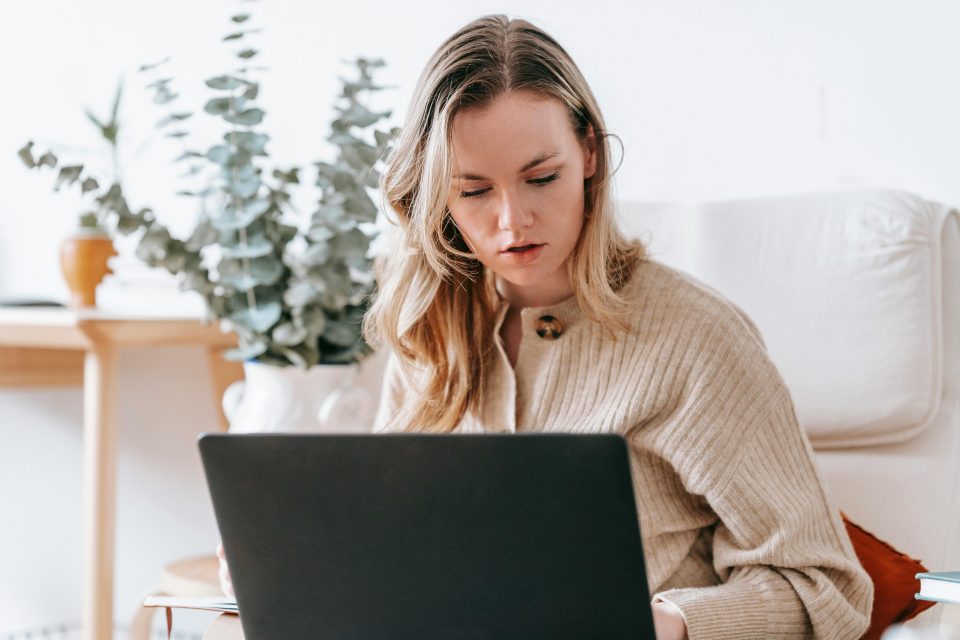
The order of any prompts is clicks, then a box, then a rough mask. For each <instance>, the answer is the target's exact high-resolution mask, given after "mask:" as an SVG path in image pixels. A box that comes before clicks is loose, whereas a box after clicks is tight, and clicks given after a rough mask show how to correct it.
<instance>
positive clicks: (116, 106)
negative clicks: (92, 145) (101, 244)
mask: <svg viewBox="0 0 960 640" xmlns="http://www.w3.org/2000/svg"><path fill="white" fill-rule="evenodd" d="M122 95H123V82H122V81H121V82H120V83H118V84H117V92H116V95H115V96H114V98H113V106H112V107H111V110H110V118H109V119H108V120H106V121H104V122H101V121H100V120H99V119H98V118H97V116H95V115H94V114H93V112H91V111H90V110H89V109H86V110H85V111H84V112H85V113H86V115H87V118H88V119H89V120H90V122H92V123H93V124H94V126H96V128H97V131H98V132H99V133H100V137H101V138H103V140H104V141H105V142H106V143H107V146H108V149H109V153H110V158H111V168H112V176H110V177H109V178H108V179H104V178H103V177H102V176H101V178H100V179H99V180H98V179H97V178H95V177H94V176H93V175H92V172H90V171H89V170H88V169H87V168H86V167H85V166H84V165H82V164H75V165H63V166H61V167H60V170H59V171H58V173H57V179H56V182H55V183H54V186H53V190H54V191H59V190H60V188H61V187H62V186H63V185H65V184H66V185H71V184H78V185H79V186H80V193H81V195H83V196H86V195H87V194H88V193H93V194H94V196H93V197H94V199H95V202H96V203H97V205H98V206H96V208H95V209H92V210H88V211H85V212H83V213H81V214H80V216H79V219H78V221H77V226H78V227H79V229H80V230H81V231H84V232H88V233H89V232H93V231H96V232H99V233H103V234H107V233H108V228H109V225H108V223H107V215H106V212H105V211H104V209H103V207H102V206H99V198H100V197H102V196H103V195H105V193H106V191H104V193H102V194H101V193H100V188H101V186H100V185H101V184H105V183H107V182H113V183H119V181H120V160H119V152H118V146H117V141H118V138H119V134H120V122H119V120H118V116H119V111H120V99H121V96H122ZM32 150H33V141H29V142H27V144H26V145H24V146H23V148H21V149H20V150H19V151H18V152H17V154H18V155H19V156H20V159H21V160H23V162H24V164H26V165H27V167H29V168H31V169H42V168H43V167H49V168H50V169H56V168H57V165H58V163H59V159H58V158H57V156H56V155H55V154H54V153H53V152H52V151H47V152H45V153H44V154H42V155H41V156H40V157H39V158H36V159H34V157H33V153H32Z"/></svg>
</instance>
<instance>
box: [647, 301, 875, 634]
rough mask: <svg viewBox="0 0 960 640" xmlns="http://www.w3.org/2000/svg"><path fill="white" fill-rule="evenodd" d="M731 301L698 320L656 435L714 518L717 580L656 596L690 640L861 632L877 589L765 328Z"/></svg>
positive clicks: (690, 488)
mask: <svg viewBox="0 0 960 640" xmlns="http://www.w3.org/2000/svg"><path fill="white" fill-rule="evenodd" d="M727 309H728V310H729V313H717V314H715V315H714V316H713V317H708V318H706V319H704V320H703V325H702V326H703V327H706V330H704V331H703V332H701V333H700V338H701V340H702V342H699V343H698V340H697V339H696V338H693V339H692V340H691V343H690V345H689V346H690V349H691V350H690V351H689V352H688V355H689V354H691V353H696V354H697V355H696V356H691V357H692V358H693V359H692V361H691V368H690V372H689V382H688V383H687V385H685V387H686V390H685V391H684V393H683V394H682V395H681V396H680V399H679V401H678V403H677V406H676V408H675V410H674V411H672V412H671V415H670V417H669V418H668V420H667V422H668V423H669V426H665V428H664V430H663V432H662V433H661V434H660V435H659V436H658V441H659V447H658V448H659V449H660V454H661V455H663V456H664V457H665V458H666V459H667V460H668V462H669V463H670V464H671V465H672V466H673V467H674V468H675V469H676V471H677V472H678V474H679V476H680V478H681V479H682V481H683V484H684V485H685V487H686V489H687V491H689V492H690V493H691V494H694V495H699V496H703V498H704V500H705V501H706V503H707V504H708V506H709V509H711V510H712V511H713V512H714V513H715V514H716V517H717V520H716V524H715V527H714V529H713V535H712V542H711V543H710V544H711V546H712V563H713V569H714V571H715V572H716V574H717V576H719V578H720V580H721V581H722V584H719V585H714V586H697V587H688V588H675V589H669V590H666V591H663V592H661V593H658V594H655V596H654V600H655V601H656V600H657V599H661V600H664V601H667V602H669V603H672V604H673V605H675V606H676V607H677V608H679V609H680V611H681V612H682V613H683V616H684V618H685V620H686V624H687V629H688V635H689V638H690V640H714V639H716V640H720V639H730V640H746V639H748V638H830V639H831V640H834V639H838V640H839V639H855V638H859V637H860V636H861V634H862V633H863V632H864V631H865V630H866V628H867V626H868V624H869V618H870V608H871V604H872V598H873V585H872V583H871V581H870V578H869V577H868V575H867V574H866V572H865V571H864V570H863V568H862V567H861V566H860V564H859V562H858V561H857V559H856V555H855V554H854V551H853V548H852V546H851V544H850V540H849V538H848V537H847V534H846V531H845V529H844V527H843V524H842V522H841V520H840V517H839V512H838V510H837V509H836V507H835V506H834V504H833V502H832V499H831V498H830V496H829V495H827V493H826V490H825V489H824V484H823V482H822V480H821V479H820V477H819V475H818V471H817V469H816V466H815V464H814V458H813V451H812V449H811V447H810V445H809V442H808V441H807V438H806V435H805V434H804V432H803V431H802V429H801V427H800V426H799V423H798V421H797V418H796V414H795V411H794V406H793V403H792V400H791V397H790V394H789V391H788V390H787V388H786V385H785V383H784V381H783V380H782V378H781V377H780V375H779V373H778V372H777V370H776V368H775V367H774V365H773V363H772V362H771V361H770V359H769V358H768V356H767V354H766V350H765V347H764V345H763V342H762V339H761V338H760V335H759V332H757V331H756V328H755V326H754V325H753V324H752V323H751V322H750V321H749V319H747V318H746V317H745V316H743V315H742V312H739V310H738V309H735V308H731V307H727ZM735 311H736V312H738V313H735ZM661 508H669V507H664V506H661Z"/></svg>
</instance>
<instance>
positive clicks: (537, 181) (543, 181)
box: [460, 172, 560, 198]
mask: <svg viewBox="0 0 960 640" xmlns="http://www.w3.org/2000/svg"><path fill="white" fill-rule="evenodd" d="M559 177H560V173H559V172H558V173H553V174H550V175H549V176H546V177H544V178H534V179H533V180H527V183H528V184H532V185H534V186H535V187H545V186H547V185H548V184H550V183H551V182H553V181H554V180H556V179H557V178H559ZM488 191H490V188H489V187H487V188H486V189H479V190H477V191H461V192H460V197H461V198H482V197H483V195H484V194H485V193H487V192H488Z"/></svg>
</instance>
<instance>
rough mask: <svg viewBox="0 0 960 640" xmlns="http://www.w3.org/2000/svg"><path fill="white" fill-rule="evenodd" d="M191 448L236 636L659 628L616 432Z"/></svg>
mask: <svg viewBox="0 0 960 640" xmlns="http://www.w3.org/2000/svg"><path fill="white" fill-rule="evenodd" d="M199 448H200V454H201V458H202V460H203V467H204V471H205V473H206V478H207V484H208V486H209V489H210V496H211V498H212V501H213V507H214V512H215V514H216V519H217V525H218V526H219V529H220V534H221V539H222V541H223V546H224V551H225V553H226V557H227V562H228V564H229V566H230V573H231V578H232V580H233V586H234V591H235V593H236V598H237V606H238V608H239V610H240V621H241V625H242V626H243V631H244V635H245V637H246V639H247V640H297V639H301V638H302V639H308V638H309V639H316V640H372V639H380V638H382V639H384V640H406V639H410V640H431V639H437V640H468V639H469V640H481V639H489V640H494V639H496V640H510V639H514V638H516V639H520V638H523V639H524V640H531V639H540V638H542V639H550V640H560V639H567V638H569V639H571V640H573V639H576V640H585V639H601V638H603V639H611V640H613V639H623V640H627V639H629V640H638V639H642V638H654V637H655V636H654V628H653V621H652V615H651V608H650V596H649V593H648V588H647V578H646V572H645V569H644V562H643V549H642V548H641V540H640V529H639V525H638V522H637V510H636V504H635V502H634V495H633V485H632V483H631V477H630V459H629V455H628V452H627V446H626V442H625V440H624V439H623V438H622V437H620V436H619V435H612V434H604V435H578V434H545V433H536V434H534V433H522V434H477V435H468V434H442V435H440V434H395V433H383V434H376V435H373V434H362V435H361V434H349V435H348V434H293V433H281V434H277V433H273V434H262V433H247V434H202V435H201V436H200V438H199Z"/></svg>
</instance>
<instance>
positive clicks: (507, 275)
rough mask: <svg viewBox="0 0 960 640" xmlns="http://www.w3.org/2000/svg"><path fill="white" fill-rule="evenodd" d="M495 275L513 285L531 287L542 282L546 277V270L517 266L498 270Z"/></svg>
mask: <svg viewBox="0 0 960 640" xmlns="http://www.w3.org/2000/svg"><path fill="white" fill-rule="evenodd" d="M497 275H498V276H500V277H501V278H503V279H504V280H506V281H507V282H509V283H510V284H512V285H513V286H515V287H533V286H536V285H538V284H540V283H542V282H543V281H544V280H545V279H546V277H547V275H548V272H545V271H544V270H543V269H540V268H533V269H522V268H517V269H509V270H503V271H500V272H498V273H497Z"/></svg>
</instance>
